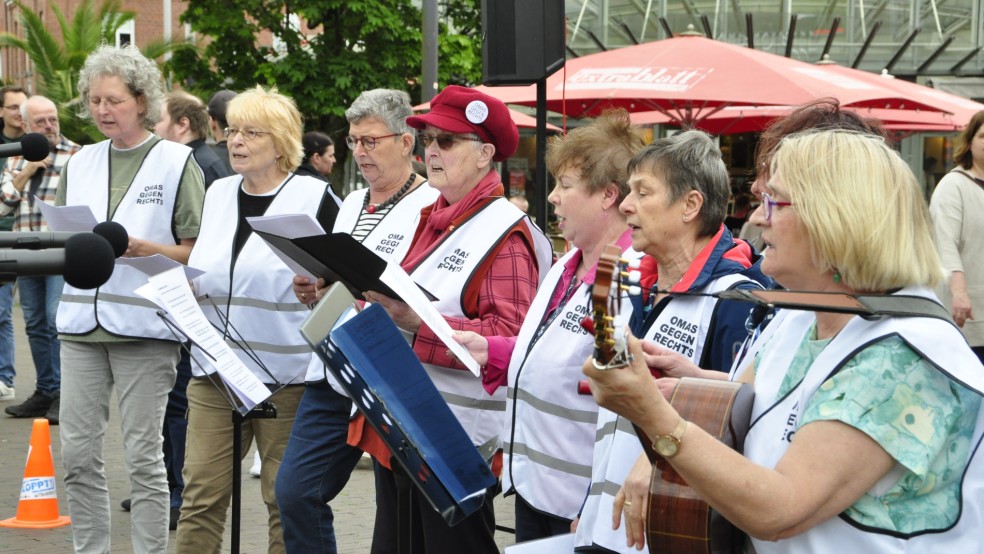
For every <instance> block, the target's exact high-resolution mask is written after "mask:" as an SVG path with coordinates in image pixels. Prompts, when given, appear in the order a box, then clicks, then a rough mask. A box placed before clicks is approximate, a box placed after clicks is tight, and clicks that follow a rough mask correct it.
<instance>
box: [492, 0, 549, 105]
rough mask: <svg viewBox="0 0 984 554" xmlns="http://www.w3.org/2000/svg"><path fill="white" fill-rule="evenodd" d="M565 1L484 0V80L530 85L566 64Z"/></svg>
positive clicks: (504, 83)
mask: <svg viewBox="0 0 984 554" xmlns="http://www.w3.org/2000/svg"><path fill="white" fill-rule="evenodd" d="M564 19H565V18H564V0H482V82H483V83H485V84H486V85H529V84H533V83H535V82H537V81H539V80H540V79H543V78H545V77H548V76H550V75H551V74H553V72H554V71H557V70H558V69H560V68H561V67H563V66H564V59H565V49H564V34H565V32H564V31H565V22H564Z"/></svg>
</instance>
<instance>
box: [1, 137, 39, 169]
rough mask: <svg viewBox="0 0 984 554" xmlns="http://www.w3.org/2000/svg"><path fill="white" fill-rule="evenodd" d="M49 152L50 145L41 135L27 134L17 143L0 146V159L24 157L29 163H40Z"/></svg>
mask: <svg viewBox="0 0 984 554" xmlns="http://www.w3.org/2000/svg"><path fill="white" fill-rule="evenodd" d="M50 152H51V145H50V144H48V139H47V138H45V136H44V135H42V134H41V133H28V134H26V135H24V136H23V137H21V139H20V141H18V142H9V143H7V144H0V158H9V157H11V156H24V159H25V160H27V161H29V162H40V161H41V160H43V159H45V158H47V157H48V153H50Z"/></svg>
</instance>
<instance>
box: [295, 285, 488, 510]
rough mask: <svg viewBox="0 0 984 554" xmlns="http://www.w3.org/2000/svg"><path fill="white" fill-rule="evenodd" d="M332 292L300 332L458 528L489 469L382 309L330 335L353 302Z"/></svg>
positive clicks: (478, 499) (475, 504) (479, 497)
mask: <svg viewBox="0 0 984 554" xmlns="http://www.w3.org/2000/svg"><path fill="white" fill-rule="evenodd" d="M339 292H345V291H341V290H340V289H338V287H337V286H333V287H332V289H330V290H329V292H328V293H327V294H326V296H325V298H323V299H322V300H321V302H320V303H319V304H318V306H317V307H316V308H315V310H314V312H312V314H311V316H309V317H308V320H307V321H305V323H304V324H303V325H302V327H301V334H302V335H304V337H305V339H306V340H307V341H308V343H309V344H310V345H311V347H312V348H314V351H315V352H316V353H317V355H318V356H319V357H320V358H321V359H322V360H323V361H324V362H325V364H327V366H328V369H329V371H331V372H332V373H333V374H334V375H335V377H336V378H337V379H338V381H339V383H340V384H341V386H342V387H343V388H344V389H345V390H346V392H348V394H349V396H350V397H351V398H352V400H353V402H354V403H355V405H356V407H357V408H358V409H359V410H360V411H361V412H362V413H363V414H364V415H365V417H366V421H367V422H368V423H369V424H370V425H371V426H372V428H373V429H374V430H375V431H376V433H378V434H379V436H380V437H381V438H382V439H383V441H384V442H385V443H386V445H387V446H388V447H389V449H390V452H391V453H392V455H393V458H392V459H394V460H397V461H398V462H399V463H400V465H401V466H402V468H403V469H404V470H405V472H406V474H407V475H409V476H410V478H411V480H412V481H413V482H414V484H415V486H416V487H417V488H418V490H419V491H420V492H421V494H422V495H423V496H424V497H425V498H427V501H428V502H429V503H430V504H431V505H432V506H433V507H434V509H435V510H437V511H438V513H440V514H441V516H442V517H443V518H444V520H445V521H447V522H448V524H449V525H455V524H457V523H458V522H460V521H461V520H462V519H464V518H465V517H467V516H468V515H470V514H471V513H473V512H475V510H477V509H478V508H479V507H481V506H482V503H483V502H484V499H485V491H486V489H488V488H489V487H492V486H494V485H495V484H496V478H495V476H494V475H493V474H492V471H491V470H490V469H489V466H488V463H487V462H486V460H485V459H483V458H482V456H481V454H479V452H478V449H477V448H476V447H475V446H474V445H473V444H472V442H471V439H470V438H469V437H468V434H467V433H465V430H464V429H463V428H462V427H461V424H460V423H459V422H458V419H457V418H456V417H455V416H454V414H453V413H452V412H451V408H449V407H448V405H447V402H445V400H444V399H443V398H442V397H441V394H440V393H439V392H438V390H437V388H436V387H435V386H434V383H433V382H432V381H431V379H430V376H429V375H428V374H427V372H426V371H425V370H424V367H423V366H422V365H421V364H420V360H418V359H417V356H416V355H415V354H414V352H413V350H412V349H411V348H410V345H409V344H407V341H406V339H404V338H403V336H402V335H401V333H400V331H399V329H397V327H396V325H395V324H394V323H393V320H391V319H390V318H389V316H388V315H387V314H386V311H385V310H384V309H383V308H382V307H381V306H379V305H372V306H370V307H368V308H366V309H365V310H362V311H361V312H360V313H358V314H357V315H355V316H354V317H352V318H351V319H349V320H348V321H346V322H345V323H342V324H341V325H338V326H337V327H335V328H334V330H331V327H332V326H333V325H334V323H335V321H336V320H337V319H338V316H339V315H340V313H341V312H342V311H344V308H345V306H346V304H351V298H352V297H351V296H348V295H343V294H339Z"/></svg>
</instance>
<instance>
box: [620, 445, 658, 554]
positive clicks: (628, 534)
mask: <svg viewBox="0 0 984 554" xmlns="http://www.w3.org/2000/svg"><path fill="white" fill-rule="evenodd" d="M652 474H653V466H652V464H650V463H649V458H647V457H646V455H645V454H643V455H641V456H639V459H638V460H636V463H635V465H633V466H632V470H631V471H629V475H628V476H627V477H626V478H625V481H624V482H623V483H622V488H621V489H619V491H618V494H616V495H615V504H614V506H613V507H612V529H618V527H619V524H620V523H621V520H622V516H623V515H624V516H625V544H626V545H627V546H629V547H630V548H631V547H633V546H634V547H636V549H637V550H642V549H643V548H645V546H646V520H647V511H648V509H649V481H650V478H651V477H652Z"/></svg>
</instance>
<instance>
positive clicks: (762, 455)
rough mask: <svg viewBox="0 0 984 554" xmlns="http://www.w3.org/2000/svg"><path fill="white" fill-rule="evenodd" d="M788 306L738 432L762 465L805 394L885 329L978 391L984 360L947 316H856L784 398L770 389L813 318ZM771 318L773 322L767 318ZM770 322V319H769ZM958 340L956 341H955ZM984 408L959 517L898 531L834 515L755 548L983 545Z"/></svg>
mask: <svg viewBox="0 0 984 554" xmlns="http://www.w3.org/2000/svg"><path fill="white" fill-rule="evenodd" d="M899 294H907V295H919V296H924V297H927V298H935V296H933V294H932V292H930V291H929V290H928V289H926V288H922V287H919V288H916V287H912V288H908V289H903V290H902V291H901V292H900V293H899ZM783 311H784V312H789V313H787V314H786V316H785V318H784V320H783V322H782V323H783V326H782V328H781V329H776V330H775V332H774V334H773V337H772V339H771V341H770V342H769V344H768V345H766V347H765V349H764V352H763V354H762V359H761V363H760V364H759V365H757V366H756V375H755V402H754V408H753V410H752V422H753V423H752V426H751V428H750V429H749V432H748V435H747V437H746V438H745V456H747V457H748V458H749V459H751V460H752V461H754V462H756V463H758V464H760V465H763V466H765V467H769V468H773V467H775V465H776V463H777V462H778V461H779V460H780V459H781V458H782V456H783V455H784V454H785V453H786V449H787V448H788V446H789V444H790V443H789V441H788V440H785V439H783V437H784V436H788V435H789V433H790V432H791V431H795V424H792V426H790V424H789V421H791V419H790V418H793V419H792V421H798V420H799V419H800V418H801V417H802V414H803V411H804V410H805V408H806V406H807V404H808V403H809V400H810V398H811V397H812V396H813V394H814V393H815V392H816V391H817V389H818V388H819V387H820V385H821V384H823V382H825V381H826V380H827V379H828V378H829V377H830V375H831V374H832V373H833V372H834V371H835V370H836V369H837V368H838V367H840V365H841V364H842V363H843V361H844V360H845V359H846V358H848V357H850V356H852V355H853V354H855V353H856V352H858V351H859V350H860V349H861V348H863V347H864V346H865V345H867V344H871V343H873V342H876V341H878V340H880V339H882V338H884V337H887V336H889V335H893V334H895V335H899V336H900V337H901V338H902V339H903V340H905V341H906V343H908V344H909V345H911V346H912V347H913V349H914V350H916V351H917V352H918V353H919V354H920V355H921V356H923V357H924V358H925V359H926V360H928V361H930V362H931V363H932V364H933V365H934V366H936V367H937V368H938V369H940V371H942V372H943V373H945V374H946V375H947V376H949V377H950V378H952V379H954V380H955V381H957V382H959V383H961V384H963V385H964V386H966V387H968V388H970V389H973V390H975V391H977V392H978V393H979V394H984V367H981V364H980V361H979V360H978V358H977V356H976V355H974V353H973V352H972V351H971V350H970V347H969V346H967V344H966V339H964V338H963V335H961V334H960V332H959V330H957V328H956V327H954V325H953V324H952V323H950V322H946V321H942V320H939V319H936V318H929V317H911V318H884V319H879V320H873V321H868V320H865V319H863V318H861V317H855V318H853V319H851V320H850V322H848V324H847V325H846V326H845V327H844V329H842V330H841V332H840V333H838V334H837V336H836V337H834V338H833V339H832V340H831V341H830V343H829V344H828V345H827V346H826V348H824V349H823V351H822V352H821V353H820V354H819V355H818V356H817V359H816V360H814V362H813V364H812V365H811V366H810V369H809V371H808V373H807V375H806V377H805V378H804V379H803V381H802V382H801V383H800V384H799V385H798V386H797V387H796V388H795V389H793V391H791V392H790V393H789V394H787V395H786V396H785V397H784V398H783V399H780V400H778V401H777V400H776V394H777V392H778V390H779V387H780V385H781V383H782V381H783V377H784V375H785V372H786V370H787V368H788V367H789V364H790V362H791V361H792V359H793V357H794V355H795V353H796V350H797V348H798V347H799V345H800V343H801V342H802V340H803V337H804V336H805V334H806V332H807V330H808V329H809V328H810V325H811V324H812V323H813V322H814V321H815V320H816V318H815V315H814V313H813V312H801V311H795V312H794V311H793V310H783ZM773 323H775V322H774V321H773ZM770 327H771V324H770ZM956 345H962V347H956ZM982 434H984V410H981V412H980V413H979V414H978V418H977V426H976V428H975V431H974V434H973V439H972V441H973V442H972V445H971V448H970V452H971V456H972V458H971V460H970V461H969V462H968V471H967V472H966V473H965V474H964V481H963V485H962V488H963V494H962V496H963V498H962V500H963V503H962V506H961V511H960V519H959V520H958V521H957V523H956V525H954V526H953V527H952V528H951V529H949V530H947V531H944V532H927V533H923V534H918V535H915V536H912V537H910V538H903V537H899V536H895V535H893V534H889V533H888V532H884V533H882V532H879V531H878V530H877V529H871V528H861V527H860V526H855V525H852V523H851V522H849V521H847V519H846V516H840V517H834V518H832V519H830V520H828V521H826V522H824V523H822V524H820V525H817V526H816V527H813V528H812V529H810V530H808V531H806V532H804V533H802V534H800V535H797V536H795V537H791V538H788V539H783V540H780V541H776V542H769V541H760V540H754V539H753V543H754V545H755V549H756V551H757V553H758V554H780V553H789V554H794V553H795V554H811V553H817V554H820V553H828V552H837V553H840V554H853V553H857V554H872V553H878V554H882V553H892V554H896V553H899V554H901V553H905V554H916V553H920V554H921V553H928V552H945V553H949V554H956V553H958V552H959V553H960V554H963V553H965V552H966V553H980V552H984V539H982V534H981V533H982V529H984V461H982V458H984V452H981V448H980V446H981V437H982ZM899 475H900V474H899V473H897V472H890V473H889V474H888V475H887V476H886V477H885V478H883V479H882V481H881V482H879V483H878V484H876V485H875V487H874V489H872V491H875V490H876V489H878V490H885V489H886V488H887V487H890V486H891V485H892V484H894V483H895V482H896V481H897V480H898V478H899Z"/></svg>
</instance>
